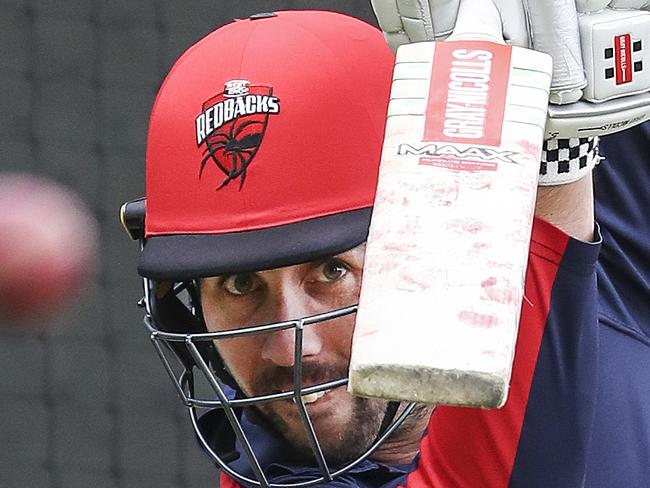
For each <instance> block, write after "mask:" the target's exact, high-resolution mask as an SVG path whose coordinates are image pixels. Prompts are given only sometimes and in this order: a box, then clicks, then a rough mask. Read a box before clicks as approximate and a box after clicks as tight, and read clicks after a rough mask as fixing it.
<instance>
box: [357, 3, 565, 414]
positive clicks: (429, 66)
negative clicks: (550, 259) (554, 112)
mask: <svg viewBox="0 0 650 488" xmlns="http://www.w3.org/2000/svg"><path fill="white" fill-rule="evenodd" d="M501 32H502V28H501V20H500V17H499V14H498V11H497V10H496V7H495V6H494V5H493V3H492V2H491V1H486V0H462V1H461V4H460V9H459V13H458V20H457V23H456V28H455V30H454V33H453V35H452V36H451V37H450V38H449V39H448V40H446V41H442V42H420V43H414V44H407V45H403V46H400V47H399V49H398V51H397V59H396V64H395V69H394V73H393V82H392V89H391V95H390V102H389V106H388V116H387V124H386V133H385V139H384V146H383V152H382V159H381V166H380V170H379V182H378V187H377V196H376V200H375V205H374V210H373V216H372V221H371V225H370V232H369V236H368V241H367V248H366V256H365V264H364V274H363V279H362V286H361V296H360V300H359V309H358V312H357V318H356V326H355V332H354V337H353V343H352V356H351V362H350V371H349V373H350V374H349V384H348V389H349V390H350V391H351V392H352V393H353V394H355V395H361V396H369V397H380V398H386V399H391V400H409V401H416V402H423V403H436V404H451V405H467V406H479V407H484V408H494V407H500V406H502V405H503V404H504V403H505V400H506V398H507V393H508V385H509V380H510V374H511V369H512V362H513V357H514V348H515V342H516V338H517V330H518V321H519V316H520V313H521V303H522V298H523V289H524V276H525V271H526V264H527V260H528V248H529V242H530V234H531V228H532V220H533V214H534V205H535V197H536V190H537V180H538V172H539V161H540V154H541V148H542V142H543V137H544V126H545V123H546V114H547V105H548V99H549V89H550V83H551V75H552V61H551V57H550V56H549V55H547V54H543V53H540V52H536V51H532V50H528V49H523V48H518V47H511V46H508V45H506V44H505V42H504V41H503V38H502V35H501Z"/></svg>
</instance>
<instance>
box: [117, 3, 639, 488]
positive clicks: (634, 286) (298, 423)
mask: <svg viewBox="0 0 650 488" xmlns="http://www.w3.org/2000/svg"><path fill="white" fill-rule="evenodd" d="M393 62H394V56H393V54H392V52H391V50H390V49H389V47H388V46H387V45H386V43H385V40H384V38H383V36H382V33H381V31H379V30H376V29H375V28H374V27H372V26H369V25H367V24H365V23H363V22H361V21H358V20H356V19H353V18H350V17H347V16H344V15H341V14H336V13H332V12H318V11H311V12H298V11H293V12H277V13H268V14H259V15H256V16H253V17H251V18H248V19H244V20H237V21H235V22H233V23H230V24H228V25H226V26H224V27H222V28H220V29H218V30H216V31H214V32H213V33H211V34H209V35H208V36H207V37H205V38H204V39H202V40H201V41H199V42H198V43H197V44H196V45H194V46H193V47H191V48H190V49H189V50H188V51H187V52H186V53H184V54H183V55H182V56H181V58H180V59H179V61H178V62H177V63H176V65H175V66H174V67H173V69H172V70H171V72H170V74H169V75H168V77H167V78H166V80H165V81H164V83H163V85H162V87H161V89H160V92H159V94H158V96H157V98H156V101H155V104H154V107H153V110H152V114H151V121H150V126H149V135H148V142H147V162H146V164H147V172H146V178H147V182H146V207H145V201H144V200H139V201H134V202H129V203H128V204H125V206H124V207H123V211H122V219H123V223H124V225H125V226H126V228H127V229H128V231H129V232H130V234H131V235H132V237H134V238H138V239H140V240H141V242H142V253H141V257H140V261H139V266H138V271H139V273H140V274H141V275H142V276H143V277H144V278H145V280H144V283H145V301H144V302H145V307H146V316H145V323H146V325H147V327H148V328H149V331H150V333H151V335H152V340H153V343H154V345H155V347H156V349H157V351H158V353H159V355H160V357H161V358H162V360H163V363H164V365H165V368H166V370H167V372H168V373H169V375H170V376H171V377H172V379H173V380H174V384H175V385H176V387H177V390H178V393H179V395H180V396H181V398H182V400H183V402H184V404H185V405H186V407H187V409H188V413H189V416H190V419H191V422H192V424H193V426H194V428H195V431H196V434H197V438H198V441H199V443H200V445H201V446H202V448H203V449H204V450H205V451H206V453H207V454H208V455H209V456H210V457H211V458H212V459H213V460H214V462H215V463H216V465H217V467H218V468H219V469H220V471H221V475H220V476H221V480H220V482H221V486H222V487H228V488H230V487H236V486H278V487H279V486H283V487H289V486H315V485H318V486H325V485H326V486H336V487H377V488H378V487H398V486H405V487H444V488H450V487H472V488H477V487H490V488H505V487H553V488H564V487H566V488H576V487H589V488H595V487H608V488H611V487H618V486H627V487H635V488H641V487H644V486H649V485H648V483H650V481H648V480H650V319H649V317H650V269H649V268H650V260H649V259H648V255H650V218H649V217H648V212H647V209H648V208H650V201H649V200H650V197H649V196H648V192H647V188H648V187H649V186H650V164H649V163H648V157H647V156H646V151H647V149H646V148H647V147H648V141H649V138H650V129H649V128H648V127H647V126H640V127H638V128H636V129H633V130H630V131H628V132H627V133H622V134H620V135H616V136H609V137H610V138H609V139H608V138H605V139H604V140H603V141H602V142H601V146H602V152H603V153H604V154H605V155H606V156H607V158H608V160H603V161H602V162H600V165H599V168H598V170H597V171H598V174H597V175H596V180H598V181H597V185H598V186H599V187H600V188H599V189H598V191H599V198H598V200H597V201H598V205H597V217H598V221H599V224H600V226H599V225H598V224H595V220H594V197H593V192H592V187H593V180H592V171H591V167H589V168H588V169H587V170H584V171H583V172H582V173H581V174H576V175H575V179H574V181H573V182H571V183H567V184H562V185H557V186H547V187H543V188H542V187H540V189H539V191H538V200H537V208H536V216H535V221H534V224H533V231H532V241H531V246H530V256H529V265H528V272H527V276H526V292H525V296H526V300H525V303H524V305H523V309H522V319H521V326H520V332H519V338H518V343H517V349H516V355H515V363H514V368H513V377H512V382H511V388H510V394H509V398H508V401H507V403H506V405H505V406H504V407H503V408H501V409H498V410H481V409H468V408H452V407H442V406H440V407H436V406H432V405H410V404H405V403H398V402H390V401H384V400H378V399H366V398H359V397H354V396H352V395H351V394H349V393H348V392H347V390H346V379H347V368H348V362H349V357H350V346H351V338H352V332H353V328H354V317H355V315H354V314H355V311H356V304H357V298H358V294H359V287H360V282H361V277H362V271H363V257H364V241H365V239H366V236H367V232H368V224H369V218H370V215H371V212H372V205H373V198H374V194H375V185H376V178H377V171H378V162H379V159H380V153H381V147H382V139H383V133H384V122H385V116H386V107H387V102H388V98H389V88H390V79H391V70H392V67H393ZM589 144H590V147H589V151H591V153H592V156H593V157H594V158H595V160H597V159H598V158H597V156H594V154H595V151H596V150H597V144H595V141H593V140H591V141H589ZM600 192H602V194H601V193H600ZM435 320H436V304H435V303H432V304H431V321H435ZM395 327H400V324H395ZM215 484H216V480H215Z"/></svg>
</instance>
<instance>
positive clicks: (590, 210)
mask: <svg viewBox="0 0 650 488" xmlns="http://www.w3.org/2000/svg"><path fill="white" fill-rule="evenodd" d="M535 216H537V217H539V218H541V219H543V220H545V221H547V222H548V223H550V224H553V225H554V226H556V227H558V228H559V229H561V230H562V231H564V232H565V233H567V234H568V235H569V236H571V237H574V238H576V239H579V240H581V241H585V242H590V241H592V240H593V236H594V193H593V177H592V174H588V175H587V176H585V177H584V178H582V179H580V180H578V181H575V182H573V183H568V184H566V185H558V186H540V187H539V188H538V190H537V204H536V206H535Z"/></svg>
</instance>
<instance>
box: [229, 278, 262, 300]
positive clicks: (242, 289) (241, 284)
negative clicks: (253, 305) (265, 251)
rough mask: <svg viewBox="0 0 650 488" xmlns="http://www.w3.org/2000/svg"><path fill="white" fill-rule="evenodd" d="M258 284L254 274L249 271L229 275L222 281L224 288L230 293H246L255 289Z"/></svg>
mask: <svg viewBox="0 0 650 488" xmlns="http://www.w3.org/2000/svg"><path fill="white" fill-rule="evenodd" d="M258 286H259V285H258V282H257V280H256V278H255V276H254V275H252V274H251V273H243V274H236V275H231V276H228V277H227V278H226V279H225V280H224V282H223V287H224V289H225V290H226V291H227V292H228V293H230V294H232V295H247V294H248V293H251V292H253V291H255V290H256V289H257V287H258Z"/></svg>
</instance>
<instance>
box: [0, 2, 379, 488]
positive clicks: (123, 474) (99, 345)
mask: <svg viewBox="0 0 650 488" xmlns="http://www.w3.org/2000/svg"><path fill="white" fill-rule="evenodd" d="M283 8H289V9H296V8H309V9H312V8H317V9H325V10H337V11H344V12H347V13H350V14H353V15H356V16H357V17H360V18H363V19H366V20H368V21H372V12H371V8H370V2H369V1H368V0H354V1H346V2H341V1H335V0H313V1H307V0H305V1H297V0H296V1H288V0H287V1H275V0H274V1H252V0H251V1H248V0H247V1H230V2H224V1H217V0H194V1H188V2H181V1H177V0H113V1H110V2H107V1H100V0H94V1H93V0H65V1H59V0H33V1H29V0H2V1H1V2H0V80H1V81H0V170H2V171H5V170H13V171H29V172H33V173H37V174H42V175H46V176H49V177H52V178H54V179H55V180H57V181H59V182H61V183H64V184H66V185H68V186H70V187H72V188H73V189H74V190H76V191H77V192H78V193H79V194H80V195H81V196H82V198H83V199H84V200H85V201H86V202H87V203H88V204H89V205H90V207H91V208H92V209H93V210H94V211H95V213H96V216H97V218H98V220H99V222H100V225H101V236H102V267H101V273H100V274H99V276H98V277H97V279H96V280H95V282H94V284H93V286H92V287H91V289H90V290H88V291H87V292H86V293H85V294H84V296H83V298H82V299H81V300H79V302H78V303H77V304H76V305H75V306H73V307H72V309H71V310H69V311H68V312H67V313H66V314H65V315H64V316H61V317H59V318H58V319H57V320H56V323H55V324H52V327H48V329H47V331H46V332H41V333H34V332H27V331H19V330H12V329H8V328H6V327H5V326H4V325H5V324H2V327H1V330H2V331H1V332H0V466H1V467H2V468H1V469H0V486H2V487H3V488H24V487H34V488H64V487H65V488H87V487H89V486H92V487H93V488H118V487H122V488H126V487H129V488H133V487H136V488H147V487H152V488H154V487H155V488H161V487H172V488H174V487H179V488H180V487H188V488H189V487H193V488H196V487H201V486H206V487H208V486H216V479H217V476H216V472H215V471H214V468H213V467H212V466H211V465H210V463H209V462H208V461H207V459H206V458H204V457H203V456H202V454H201V453H200V452H199V449H198V447H197V446H196V445H195V441H194V439H193V434H192V433H191V429H190V426H189V423H188V421H187V419H186V418H185V413H184V411H183V409H182V407H181V404H180V401H178V399H177V398H176V396H175V391H174V390H173V387H172V385H171V382H170V381H169V379H168V378H167V377H166V375H165V373H164V371H163V369H162V365H161V364H159V362H158V359H157V357H156V356H155V353H154V350H153V348H152V347H151V345H150V343H149V341H148V337H147V335H146V333H145V329H144V327H143V326H142V325H141V319H142V314H141V311H140V310H138V309H137V308H136V306H135V304H136V302H137V300H138V298H139V297H140V294H141V290H140V282H139V280H138V278H137V276H136V271H135V256H136V248H137V245H136V244H135V243H133V242H131V241H129V239H128V238H127V237H126V234H124V233H123V231H122V229H121V227H120V225H119V223H118V219H117V214H118V209H119V206H120V204H121V203H122V202H124V201H126V200H129V199H133V198H135V197H138V196H140V195H142V194H143V192H144V166H143V161H144V147H145V135H146V124H147V119H148V112H149V110H150V108H151V105H152V103H153V98H154V95H155V92H156V90H157V88H158V85H159V83H160V81H161V80H162V77H163V76H164V74H165V73H166V72H167V70H168V69H169V67H170V66H171V64H172V63H173V61H174V60H175V59H176V58H177V57H178V56H179V55H180V54H181V52H182V51H183V50H184V49H185V48H186V47H187V46H188V45H189V44H191V43H192V42H194V41H195V40H197V39H199V38H200V37H202V36H203V35H204V34H206V33H207V32H209V31H211V30H213V29H214V28H216V27H217V26H219V25H221V24H223V23H225V22H226V21H228V20H230V19H232V18H235V17H245V16H248V15H251V14H253V13H258V12H264V11H272V10H278V9H283ZM3 210H4V209H3Z"/></svg>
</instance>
